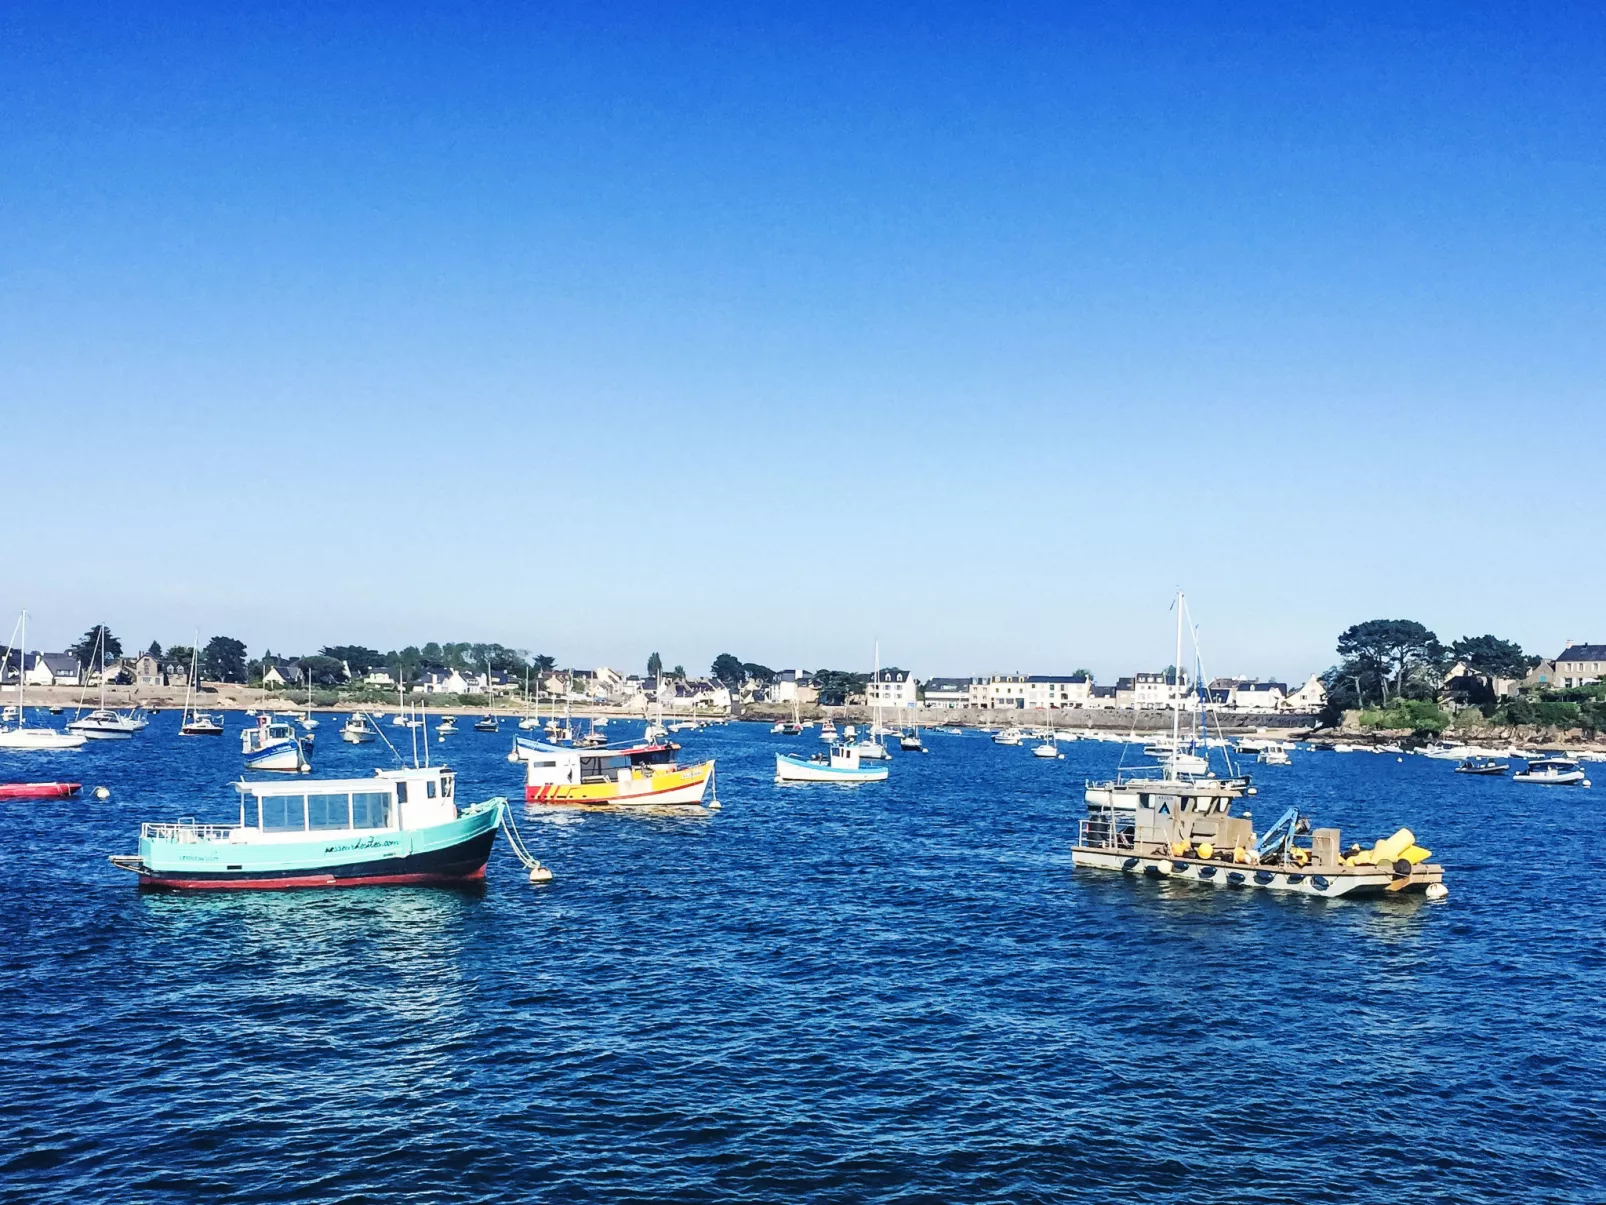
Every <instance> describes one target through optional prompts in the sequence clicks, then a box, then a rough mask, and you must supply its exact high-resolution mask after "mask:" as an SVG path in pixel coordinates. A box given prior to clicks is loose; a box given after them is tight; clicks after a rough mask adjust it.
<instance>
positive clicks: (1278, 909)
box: [0, 713, 1606, 1203]
mask: <svg viewBox="0 0 1606 1205" xmlns="http://www.w3.org/2000/svg"><path fill="white" fill-rule="evenodd" d="M176 726H177V719H176V716H174V715H173V714H171V713H168V714H166V715H162V716H159V717H157V719H156V721H155V723H154V724H153V725H152V727H151V729H150V730H148V731H147V732H145V733H143V734H141V736H139V737H138V738H136V739H135V740H133V741H130V742H126V743H124V742H117V743H110V744H106V745H99V746H92V747H90V748H89V749H86V750H85V751H83V752H82V753H80V754H77V755H74V756H73V757H71V758H70V759H67V758H60V757H58V758H55V759H52V760H51V761H49V762H48V763H47V762H45V761H44V760H43V759H38V760H36V761H35V762H32V763H29V764H24V762H25V761H26V759H21V758H17V759H13V760H11V761H9V762H7V763H6V764H5V765H4V767H0V774H3V775H4V776H5V777H7V778H31V777H32V778H36V777H59V776H62V775H63V774H64V773H66V772H67V771H68V770H70V773H71V775H72V776H73V777H75V778H79V779H81V780H82V781H83V782H84V783H85V784H86V787H91V786H95V785H101V784H104V785H106V786H108V787H109V788H110V789H111V797H110V798H109V799H108V800H106V801H96V800H94V799H92V798H89V797H87V796H86V797H84V798H82V799H80V800H77V801H73V802H70V803H56V802H50V803H18V802H9V803H5V804H3V805H0V807H3V810H4V821H5V826H4V832H5V842H4V845H5V859H6V874H5V875H4V876H3V877H0V896H3V899H0V939H3V940H0V969H3V974H0V1193H3V1194H4V1198H5V1199H6V1200H27V1201H40V1200H52V1199H59V1200H67V1199H71V1200H75V1201H89V1200H111V1199H117V1200H134V1201H169V1200H171V1201H208V1202H213V1201H229V1202H259V1201H261V1202H266V1201H286V1200H290V1201H336V1202H357V1201H378V1200H409V1201H453V1202H456V1201H462V1202H480V1201H487V1202H488V1201H506V1200H509V1199H519V1200H552V1201H564V1202H615V1201H623V1202H637V1201H639V1202H658V1201H666V1200H675V1201H709V1202H716V1201H717V1202H726V1201H729V1202H750V1201H751V1202H758V1201H791V1200H798V1199H809V1200H813V1201H822V1202H839V1201H840V1202H924V1201H932V1202H936V1201H943V1202H951V1201H982V1200H999V1201H1022V1202H1034V1201H1064V1200H1089V1201H1105V1200H1126V1199H1135V1198H1138V1197H1142V1198H1144V1199H1147V1200H1154V1201H1166V1202H1200V1203H1205V1202H1212V1203H1213V1202H1218V1201H1221V1200H1223V1199H1246V1198H1252V1199H1256V1200H1266V1201H1299V1202H1380V1203H1381V1202H1389V1203H1394V1202H1399V1201H1412V1202H1415V1201H1424V1202H1438V1201H1442V1202H1458V1203H1464V1202H1507V1201H1512V1202H1515V1201H1523V1202H1533V1201H1568V1202H1573V1201H1577V1202H1585V1201H1591V1202H1598V1201H1601V1200H1603V1199H1606V1154H1603V1152H1606V1105H1603V1091H1602V1088H1601V1084H1602V1083H1603V1082H1606V1056H1603V1055H1602V1053H1601V1044H1600V1042H1599V1033H1600V1017H1601V1016H1602V1013H1603V1006H1606V939H1603V937H1602V927H1601V918H1602V916H1603V905H1606V886H1603V883H1606V879H1603V878H1602V876H1601V875H1600V874H1599V872H1598V869H1597V865H1596V863H1597V857H1596V851H1595V845H1596V844H1597V841H1598V838H1597V836H1596V831H1597V830H1596V825H1595V824H1594V822H1593V805H1594V802H1595V798H1594V797H1595V795H1596V794H1598V792H1577V791H1562V790H1546V789H1542V788H1524V787H1522V786H1519V785H1517V784H1514V783H1512V782H1510V781H1509V780H1487V779H1478V778H1474V779H1470V780H1469V779H1467V778H1464V777H1461V778H1458V777H1456V776H1455V775H1453V774H1452V773H1451V767H1450V766H1449V765H1448V764H1447V763H1443V762H1435V761H1430V760H1427V759H1423V758H1418V757H1407V758H1404V759H1403V760H1396V759H1395V758H1393V757H1387V758H1385V757H1376V756H1366V755H1349V756H1346V755H1338V754H1314V753H1313V754H1300V755H1296V761H1295V764H1294V765H1293V766H1290V767H1287V768H1281V767H1263V768H1260V773H1259V775H1258V777H1259V779H1260V781H1261V783H1262V784H1263V787H1264V789H1263V791H1262V794H1261V795H1260V797H1259V798H1258V799H1257V800H1256V801H1255V807H1256V809H1257V811H1261V812H1262V813H1264V814H1265V816H1266V818H1268V819H1269V818H1270V816H1271V815H1274V814H1275V813H1277V812H1279V811H1281V810H1282V808H1284V807H1286V806H1288V805H1290V804H1298V805H1299V806H1300V807H1301V808H1304V809H1308V810H1313V811H1315V812H1316V813H1317V814H1318V815H1319V817H1320V819H1321V821H1322V822H1323V823H1333V824H1337V825H1340V826H1341V827H1342V828H1343V830H1344V833H1345V839H1346V840H1348V839H1350V838H1351V837H1355V838H1364V839H1368V840H1369V839H1371V838H1374V837H1377V836H1381V835H1385V834H1386V833H1388V832H1390V831H1392V830H1393V829H1394V828H1395V827H1397V826H1398V825H1400V824H1402V823H1408V824H1410V825H1411V826H1412V827H1413V828H1414V829H1415V830H1416V832H1417V833H1418V834H1419V836H1420V837H1421V839H1422V841H1423V843H1424V844H1427V845H1429V846H1430V847H1431V848H1432V849H1433V850H1434V851H1435V854H1436V857H1437V859H1438V860H1441V861H1442V862H1443V863H1444V864H1445V865H1446V866H1447V867H1448V868H1449V872H1450V875H1449V883H1450V886H1451V890H1452V895H1451V898H1450V899H1449V900H1448V901H1446V902H1444V903H1442V904H1429V903H1426V902H1424V901H1422V900H1420V899H1403V900H1402V899H1391V900H1386V901H1382V902H1374V903H1364V902H1348V903H1346V902H1326V901H1318V900H1308V899H1303V898H1298V899H1285V898H1278V897H1270V896H1265V895H1260V894H1256V893H1249V892H1232V891H1225V890H1219V891H1218V890H1205V889H1202V888H1198V887H1190V886H1186V885H1182V884H1171V883H1155V882H1151V881H1144V880H1132V879H1126V878H1122V877H1118V876H1108V875H1100V874H1095V873H1089V872H1075V873H1073V871H1072V869H1071V865H1070V857H1069V852H1068V846H1069V843H1070V840H1071V839H1072V837H1073V836H1074V832H1075V819H1076V817H1077V816H1078V815H1080V814H1081V810H1082V807H1081V785H1082V782H1083V780H1084V778H1086V777H1089V776H1101V775H1108V774H1109V773H1110V772H1111V771H1112V770H1113V769H1114V767H1115V764H1116V761H1117V759H1118V758H1119V757H1120V755H1121V751H1120V747H1119V746H1117V745H1113V744H1097V743H1089V742H1081V743H1076V744H1072V745H1068V746H1067V749H1066V752H1067V756H1066V759H1065V760H1063V761H1055V762H1047V761H1042V760H1039V759H1035V758H1032V757H1031V756H1030V755H1029V752H1028V751H1026V750H1022V749H1006V748H999V747H996V746H994V745H992V744H991V743H990V742H988V741H986V740H985V739H982V738H980V737H977V736H974V735H971V736H966V737H952V736H945V735H942V734H932V735H931V736H929V738H928V745H929V746H930V748H931V754H930V755H929V756H927V757H918V756H906V755H900V756H898V757H897V758H896V759H895V761H894V763H893V772H892V777H891V780H890V782H888V783H887V784H885V785H884V786H867V787H862V788H856V789H854V788H848V789H843V788H832V787H778V786H776V785H774V784H773V783H772V782H771V776H772V773H773V764H774V763H773V757H774V753H775V752H776V751H777V750H778V749H787V748H796V747H799V746H801V745H807V744H809V743H810V742H807V741H803V742H800V741H797V740H793V741H786V740H783V739H782V738H779V737H772V736H770V735H769V733H768V731H767V729H765V728H763V727H761V726H757V725H743V724H735V725H731V726H729V727H724V728H714V729H709V730H707V731H704V732H699V733H691V734H687V736H686V737H685V741H686V744H687V752H688V754H697V755H712V756H717V757H718V759H719V766H720V772H719V794H720V798H721V800H722V802H723V803H724V808H723V810H722V811H719V812H717V813H714V814H711V815H699V816H691V817H639V816H628V815H613V814H593V815H584V816H578V817H577V816H575V815H573V814H567V813H565V814H562V815H561V816H543V815H541V814H538V813H533V812H530V811H528V810H526V809H524V808H523V806H522V805H519V806H520V812H519V814H520V816H521V817H522V819H521V824H522V827H523V828H524V831H525V834H526V837H527V838H528V839H529V841H530V843H531V844H532V846H534V847H535V849H536V850H537V852H538V853H539V854H540V856H541V857H542V858H543V859H544V860H545V861H547V862H548V864H549V865H550V866H551V867H552V868H553V870H554V873H555V876H556V877H555V878H554V880H553V881H552V882H551V883H550V884H547V885H545V886H541V887H533V886H531V885H529V884H527V883H526V882H525V879H524V875H523V874H522V872H521V871H520V869H519V867H518V865H517V863H516V862H515V861H514V860H513V859H512V857H511V855H510V854H509V853H508V851H507V850H506V848H505V847H504V846H503V845H502V844H501V843H499V844H498V847H497V849H496V851H495V852H494V854H493V858H492V864H491V867H490V874H489V879H488V882H487V884H486V885H485V887H484V888H483V889H479V890H462V891H450V890H434V889H371V890H368V889H365V890H349V891H339V892H315V893H305V894H301V893H287V894H276V893H262V894H255V893H247V894H241V895H230V896H228V897H210V896H207V897H173V896H162V895H153V894H141V893H139V892H138V891H136V890H135V889H134V888H133V887H132V886H131V881H130V880H129V879H128V878H127V877H126V876H124V875H122V874H121V873H120V872H118V871H116V870H114V869H113V868H111V867H110V866H109V865H107V863H106V861H105V855H106V854H108V853H119V852H131V851H132V850H133V848H134V845H135V838H136V836H137V831H138V823H139V821H140V820H142V819H167V818H172V817H174V816H177V815H193V816H196V817H198V818H201V819H218V820H221V819H226V818H227V817H228V815H229V813H230V810H231V808H232V806H233V803H232V801H233V793H232V791H230V790H229V789H228V787H227V784H228V782H229V781H230V780H231V779H233V778H235V777H238V774H239V762H238V746H237V743H236V741H235V738H234V735H233V732H232V727H237V723H232V726H231V733H230V735H228V736H225V737H223V738H220V739H215V740H206V739H191V740H180V738H179V737H178V736H177V734H176ZM507 744H508V737H507V736H506V735H505V734H504V735H502V736H490V735H487V734H477V733H474V732H471V731H468V730H465V731H463V732H460V733H458V734H456V735H454V736H452V737H451V738H449V739H448V740H447V741H444V742H439V743H437V744H436V745H435V746H434V748H435V751H436V753H437V754H440V753H443V752H444V753H445V754H447V755H448V756H449V757H450V759H451V761H452V763H453V764H454V765H455V766H457V767H458V769H459V773H460V786H459V794H460V796H461V797H462V798H464V799H469V798H482V797H485V796H487V795H491V794H505V795H509V796H511V797H515V798H517V796H518V794H519V779H518V774H517V770H516V767H513V766H510V765H509V764H508V763H507V762H506V760H505V756H504V755H505V753H506V750H507ZM383 756H386V755H385V751H384V750H383V747H382V746H377V747H376V746H366V747H359V748H351V747H348V746H342V745H340V744H339V743H338V740H337V736H336V732H335V728H334V726H333V725H331V724H328V723H327V722H326V723H325V725H324V727H323V728H322V729H321V730H320V742H319V744H318V746H317V748H316V750H315V752H314V763H315V766H316V767H317V769H318V771H319V773H320V774H328V775H331V776H332V775H337V774H354V773H366V772H367V771H368V770H369V769H371V768H372V767H373V766H374V765H376V764H379V763H380V760H381V758H382V757H383ZM1603 777H1606V775H1603ZM1602 785H1603V786H1606V783H1603V784H1602Z"/></svg>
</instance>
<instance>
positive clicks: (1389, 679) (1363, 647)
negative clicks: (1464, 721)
mask: <svg viewBox="0 0 1606 1205" xmlns="http://www.w3.org/2000/svg"><path fill="white" fill-rule="evenodd" d="M1338 653H1339V656H1341V657H1343V658H1344V660H1343V663H1342V664H1341V665H1340V666H1339V667H1338V671H1339V673H1340V674H1341V675H1344V676H1348V677H1350V678H1354V679H1358V682H1357V693H1358V695H1359V698H1360V702H1361V703H1362V704H1363V705H1364V703H1365V701H1366V700H1367V699H1369V698H1371V697H1372V696H1373V694H1374V693H1375V694H1376V696H1377V697H1378V699H1379V700H1380V701H1381V702H1382V703H1383V704H1384V706H1385V707H1386V706H1387V705H1388V702H1389V697H1390V693H1391V692H1390V687H1391V686H1392V688H1393V689H1392V694H1393V697H1395V698H1402V697H1407V696H1411V697H1416V698H1432V697H1434V696H1436V695H1437V694H1438V690H1439V685H1440V677H1441V675H1442V674H1443V663H1444V646H1443V645H1441V644H1440V643H1439V638H1438V637H1437V636H1435V635H1434V634H1433V633H1432V632H1430V631H1429V630H1428V629H1427V628H1425V627H1423V626H1422V625H1421V624H1419V623H1417V622H1416V621H1415V620H1412V619H1369V620H1367V621H1366V622H1365V623H1358V624H1355V625H1354V626H1352V627H1349V628H1346V629H1345V630H1344V632H1343V634H1341V635H1340V636H1339V638H1338Z"/></svg>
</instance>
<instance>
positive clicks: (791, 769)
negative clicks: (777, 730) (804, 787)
mask: <svg viewBox="0 0 1606 1205" xmlns="http://www.w3.org/2000/svg"><path fill="white" fill-rule="evenodd" d="M886 777H887V768H886V767H885V766H875V767H871V766H862V765H860V764H859V753H858V750H857V749H856V748H854V747H853V746H851V745H832V746H831V751H830V753H829V754H825V753H817V754H815V755H814V756H813V757H799V756H796V755H794V754H788V753H777V754H776V755H775V781H776V782H834V783H860V782H884V781H885V780H886Z"/></svg>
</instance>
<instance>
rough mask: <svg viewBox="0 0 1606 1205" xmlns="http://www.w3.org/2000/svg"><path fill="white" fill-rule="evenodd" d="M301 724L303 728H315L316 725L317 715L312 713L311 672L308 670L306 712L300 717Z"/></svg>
mask: <svg viewBox="0 0 1606 1205" xmlns="http://www.w3.org/2000/svg"><path fill="white" fill-rule="evenodd" d="M301 726H302V727H303V728H316V727H317V726H318V717H317V716H315V715H313V714H312V673H311V671H310V670H309V671H307V714H306V716H305V717H303V718H302V721H301Z"/></svg>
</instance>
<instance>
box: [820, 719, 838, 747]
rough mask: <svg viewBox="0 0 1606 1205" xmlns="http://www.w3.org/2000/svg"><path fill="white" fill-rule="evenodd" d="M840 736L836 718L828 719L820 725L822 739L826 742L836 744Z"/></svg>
mask: <svg viewBox="0 0 1606 1205" xmlns="http://www.w3.org/2000/svg"><path fill="white" fill-rule="evenodd" d="M840 736H841V734H840V733H839V732H837V730H836V721H835V720H826V721H825V723H824V724H822V725H820V739H821V740H822V741H824V742H826V744H828V745H834V744H836V742H837V740H838V739H839V738H840Z"/></svg>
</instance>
